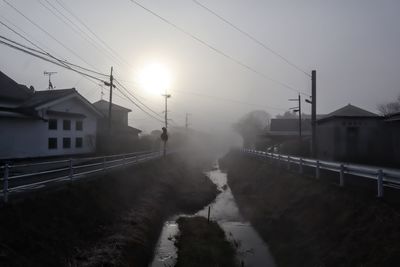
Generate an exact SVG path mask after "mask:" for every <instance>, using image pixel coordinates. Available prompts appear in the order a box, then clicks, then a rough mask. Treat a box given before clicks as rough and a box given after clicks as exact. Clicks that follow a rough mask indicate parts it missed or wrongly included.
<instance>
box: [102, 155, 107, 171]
mask: <svg viewBox="0 0 400 267" xmlns="http://www.w3.org/2000/svg"><path fill="white" fill-rule="evenodd" d="M105 170H106V156H104V157H103V171H105Z"/></svg>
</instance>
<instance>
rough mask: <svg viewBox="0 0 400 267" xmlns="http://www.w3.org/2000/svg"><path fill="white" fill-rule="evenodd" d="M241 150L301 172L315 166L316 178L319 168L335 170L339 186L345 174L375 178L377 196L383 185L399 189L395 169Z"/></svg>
mask: <svg viewBox="0 0 400 267" xmlns="http://www.w3.org/2000/svg"><path fill="white" fill-rule="evenodd" d="M241 151H242V152H243V153H246V154H250V155H253V156H256V157H259V158H263V159H267V158H269V159H272V160H277V162H278V163H279V164H280V163H282V162H283V163H286V166H287V168H288V169H290V168H291V165H298V171H299V173H303V167H304V166H307V167H312V168H315V177H316V178H319V177H320V170H329V171H332V172H337V173H339V185H340V186H344V179H345V174H350V175H354V176H359V177H364V178H368V179H373V180H376V182H377V196H378V197H383V187H384V186H387V187H393V188H397V189H400V170H396V169H388V168H380V167H372V166H367V165H357V164H347V163H338V162H332V161H325V160H316V159H309V158H301V157H294V156H290V155H282V154H279V153H270V152H265V151H259V150H251V149H242V150H241Z"/></svg>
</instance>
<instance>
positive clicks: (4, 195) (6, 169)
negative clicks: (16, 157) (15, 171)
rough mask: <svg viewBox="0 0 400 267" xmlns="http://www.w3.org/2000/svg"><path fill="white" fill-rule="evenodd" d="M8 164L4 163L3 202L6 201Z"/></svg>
mask: <svg viewBox="0 0 400 267" xmlns="http://www.w3.org/2000/svg"><path fill="white" fill-rule="evenodd" d="M9 169H10V166H8V163H6V165H4V177H3V200H4V203H7V202H8V175H9Z"/></svg>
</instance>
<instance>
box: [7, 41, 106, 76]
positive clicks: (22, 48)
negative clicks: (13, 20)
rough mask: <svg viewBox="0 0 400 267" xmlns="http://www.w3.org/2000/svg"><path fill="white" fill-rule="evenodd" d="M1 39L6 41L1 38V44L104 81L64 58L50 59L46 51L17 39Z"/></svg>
mask: <svg viewBox="0 0 400 267" xmlns="http://www.w3.org/2000/svg"><path fill="white" fill-rule="evenodd" d="M0 39H3V40H5V41H2V40H0V43H1V44H4V45H6V46H8V47H11V48H13V49H16V50H18V51H20V52H23V53H26V54H29V55H31V56H34V57H37V58H40V59H42V60H44V61H47V62H50V63H53V64H55V65H57V66H59V67H62V68H65V69H68V70H71V71H74V72H76V73H79V74H81V75H84V76H86V77H89V78H92V79H94V80H97V81H101V82H104V80H102V79H101V78H98V77H95V76H93V75H90V74H87V73H84V72H81V71H79V70H76V69H74V68H72V67H70V66H68V65H66V64H65V63H64V62H63V61H62V60H59V59H57V58H55V57H53V56H51V59H49V58H47V57H46V56H49V55H48V54H46V53H44V52H40V51H38V50H36V49H34V48H29V47H27V46H25V45H23V44H19V43H18V42H15V41H13V40H11V39H9V38H7V37H4V36H1V35H0ZM38 53H39V55H38ZM54 60H56V61H54Z"/></svg>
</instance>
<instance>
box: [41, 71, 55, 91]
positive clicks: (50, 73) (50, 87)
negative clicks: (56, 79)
mask: <svg viewBox="0 0 400 267" xmlns="http://www.w3.org/2000/svg"><path fill="white" fill-rule="evenodd" d="M43 74H44V76H49V88H48V89H49V90H51V89H54V88H55V87H54V86H53V84H52V83H51V75H53V74H57V72H55V71H45V72H43Z"/></svg>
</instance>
